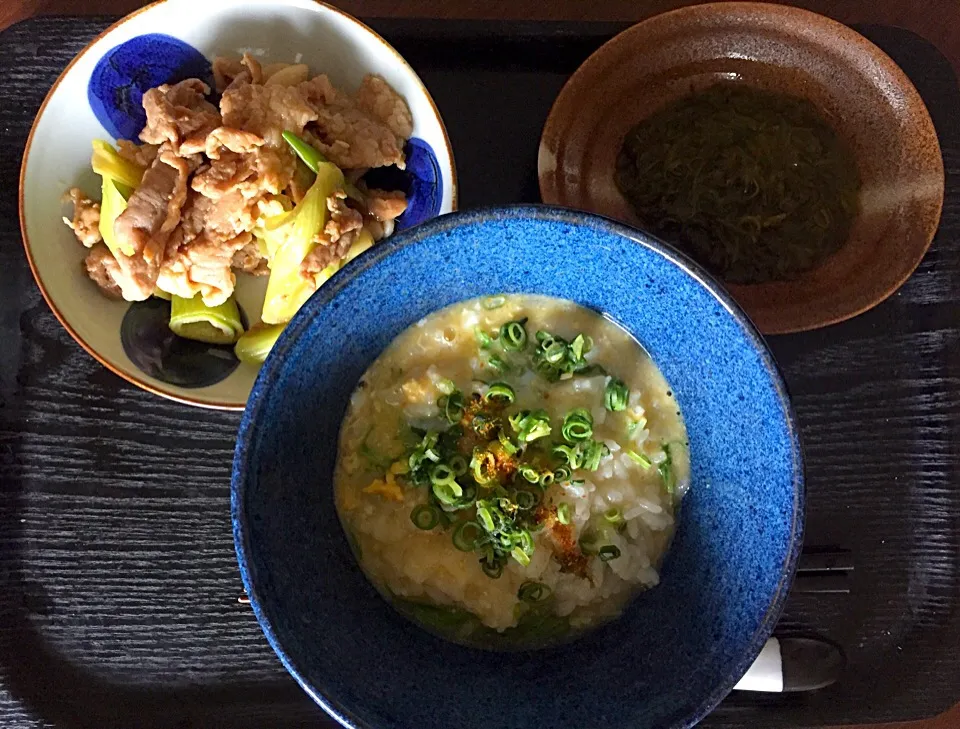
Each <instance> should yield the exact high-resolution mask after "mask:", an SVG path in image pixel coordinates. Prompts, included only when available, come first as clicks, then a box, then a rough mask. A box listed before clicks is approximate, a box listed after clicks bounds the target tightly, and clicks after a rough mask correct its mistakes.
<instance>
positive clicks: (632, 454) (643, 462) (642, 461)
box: [627, 448, 651, 470]
mask: <svg viewBox="0 0 960 729" xmlns="http://www.w3.org/2000/svg"><path fill="white" fill-rule="evenodd" d="M627 456H628V457H629V458H630V460H631V461H633V462H634V463H636V464H638V465H639V466H641V467H642V468H643V470H647V469H648V468H650V465H651V464H650V459H649V458H647V457H646V456H645V455H643V454H642V453H637V452H636V451H632V450H630V449H629V448H628V449H627Z"/></svg>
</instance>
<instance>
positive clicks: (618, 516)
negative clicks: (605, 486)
mask: <svg viewBox="0 0 960 729" xmlns="http://www.w3.org/2000/svg"><path fill="white" fill-rule="evenodd" d="M603 518H604V519H606V520H607V521H608V522H610V523H611V524H619V523H620V522H622V521H623V512H622V511H620V509H619V508H617V507H616V506H613V507H611V508H609V509H607V510H606V511H605V512H603Z"/></svg>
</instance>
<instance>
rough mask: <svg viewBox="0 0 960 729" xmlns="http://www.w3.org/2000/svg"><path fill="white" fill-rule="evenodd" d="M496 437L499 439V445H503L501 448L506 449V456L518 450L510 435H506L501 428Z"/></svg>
mask: <svg viewBox="0 0 960 729" xmlns="http://www.w3.org/2000/svg"><path fill="white" fill-rule="evenodd" d="M497 439H498V440H499V441H500V445H501V446H503V450H504V451H506V454H507V455H508V456H512V455H513V454H514V453H516V452H517V451H518V450H520V449H519V448H517V446H516V445H515V444H514V442H513V441H512V440H510V436H509V435H507V434H506V432H505V431H504V430H503V429H501V430H500V432H499V433H498V434H497Z"/></svg>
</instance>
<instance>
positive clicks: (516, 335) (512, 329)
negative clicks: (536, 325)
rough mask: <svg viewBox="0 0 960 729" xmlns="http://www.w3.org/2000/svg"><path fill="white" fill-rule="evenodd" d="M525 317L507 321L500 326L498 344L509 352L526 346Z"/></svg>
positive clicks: (517, 350)
mask: <svg viewBox="0 0 960 729" xmlns="http://www.w3.org/2000/svg"><path fill="white" fill-rule="evenodd" d="M526 323H527V320H526V318H523V319H520V320H519V321H508V322H507V323H506V324H504V325H503V326H502V327H500V344H501V345H502V346H503V348H504V349H506V350H507V351H509V352H519V351H521V350H522V349H523V348H524V347H526V346H527V330H526V329H525V328H524V324H526Z"/></svg>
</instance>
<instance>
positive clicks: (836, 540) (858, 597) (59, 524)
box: [0, 17, 960, 729]
mask: <svg viewBox="0 0 960 729" xmlns="http://www.w3.org/2000/svg"><path fill="white" fill-rule="evenodd" d="M111 20H112V19H110V18H69V17H61V18H44V19H36V20H30V21H26V22H23V23H20V24H19V25H16V26H14V27H12V28H10V29H8V30H7V31H5V32H4V33H2V34H0V68H2V69H3V79H2V82H0V134H2V141H0V180H2V181H3V187H2V189H3V192H2V193H0V726H2V727H5V728H8V729H27V728H28V727H29V728H30V729H39V728H40V727H58V728H59V727H92V728H95V729H114V728H115V729H134V728H151V727H158V728H160V727H162V728H164V729H166V728H170V729H174V728H176V729H185V728H187V727H190V728H193V727H196V728H197V729H200V728H203V729H213V728H220V727H222V728H224V729H241V728H245V727H250V728H253V727H270V728H271V729H288V728H289V729H293V728H294V727H298V728H299V727H326V726H329V725H330V724H331V721H330V720H329V719H328V718H326V717H325V716H324V715H323V712H322V711H321V710H320V709H319V708H317V707H316V706H315V705H313V704H312V703H311V702H310V700H309V699H308V698H307V696H306V695H305V694H303V693H302V692H301V690H300V689H299V688H298V687H297V686H296V685H295V683H294V682H293V680H292V679H290V678H289V677H288V676H287V675H286V674H285V672H284V670H283V668H282V667H281V665H280V662H279V661H278V660H277V659H276V657H275V656H274V654H273V652H272V651H271V650H270V648H269V647H268V645H267V643H266V641H265V640H264V638H263V637H262V635H261V633H260V629H259V627H258V626H257V623H256V621H255V620H254V617H253V614H252V612H251V611H250V610H249V608H248V607H247V606H245V605H242V604H239V603H238V602H237V597H238V596H239V595H240V594H241V585H240V580H239V575H238V573H237V569H236V564H235V558H234V552H233V542H232V535H231V530H230V517H229V481H230V463H231V458H232V455H233V440H234V434H235V431H236V427H237V424H238V422H239V415H238V414H232V413H218V412H211V411H203V410H197V409H192V408H189V407H186V406H183V405H178V404H175V403H172V402H167V401H164V400H161V399H160V398H157V397H154V396H152V395H149V394H147V393H145V392H142V391H140V390H137V389H135V388H133V387H132V386H130V385H128V384H126V383H125V382H123V381H121V380H120V379H118V378H117V377H115V376H114V375H112V374H111V373H109V372H108V371H107V370H106V369H104V368H103V367H101V366H100V365H98V364H97V363H96V362H95V361H94V360H93V359H92V358H90V357H89V356H88V355H87V354H86V353H84V352H83V351H82V350H81V349H80V347H79V346H78V345H76V344H75V343H74V342H73V340H71V339H70V337H69V336H68V335H67V333H66V331H64V330H63V329H62V328H61V327H60V325H59V324H58V323H57V321H56V319H55V318H54V317H53V315H52V313H51V312H50V311H49V309H48V308H47V306H46V304H45V303H44V302H43V300H42V298H41V297H40V293H39V291H38V290H37V288H36V286H35V284H34V282H33V279H32V278H31V276H30V272H29V269H28V267H27V263H26V259H25V257H24V254H23V251H22V246H21V244H20V233H19V227H18V222H17V202H16V198H17V179H18V174H19V165H20V157H21V154H22V152H23V146H24V143H25V141H26V137H27V133H28V132H29V128H30V124H31V122H32V120H33V117H34V115H35V114H36V112H37V110H38V108H39V106H40V103H41V101H42V100H43V97H44V95H45V94H46V92H47V90H48V89H49V88H50V86H51V84H52V83H53V81H54V79H55V78H56V77H57V75H58V74H59V73H60V71H61V70H62V69H63V68H64V67H65V66H66V64H67V63H68V62H69V61H70V59H71V58H72V57H73V56H74V55H75V54H76V53H77V52H79V51H80V50H81V49H82V48H83V46H84V45H85V44H86V43H87V42H89V40H90V39H92V38H93V37H94V36H95V35H96V34H97V33H98V32H100V31H101V30H102V29H103V28H105V27H106V26H107V25H108V24H109V23H110V22H111ZM371 24H372V25H373V26H374V27H375V28H376V29H377V30H378V31H380V32H381V33H382V34H383V35H384V36H385V37H386V38H387V39H388V40H389V41H391V42H392V43H393V44H394V45H395V46H396V47H397V49H398V50H399V51H400V52H401V53H402V54H404V55H405V56H406V57H407V59H408V60H409V61H410V62H411V64H412V65H413V66H414V67H415V68H416V69H417V71H418V72H419V73H420V74H421V75H422V77H423V79H424V81H425V82H426V84H427V86H428V87H429V89H430V91H431V92H432V93H433V95H434V98H435V100H436V102H437V104H438V106H439V108H440V110H441V113H442V114H443V116H444V118H445V120H446V122H447V126H448V129H449V132H450V137H451V140H452V142H453V146H454V150H455V154H456V161H457V166H458V169H459V174H460V193H461V197H460V200H461V207H463V208H467V207H474V206H477V205H483V204H498V203H510V202H522V201H527V202H531V201H537V200H538V191H537V172H536V156H537V145H538V141H539V135H540V129H541V126H542V125H543V122H544V120H545V119H546V116H547V112H548V111H549V108H550V104H551V103H552V101H553V99H554V98H555V96H556V94H557V92H558V91H559V90H560V87H561V85H562V84H563V82H564V80H565V79H566V78H567V77H568V76H569V75H570V74H571V73H572V72H573V71H574V69H575V68H576V67H577V66H578V65H579V64H580V63H581V62H582V61H583V60H584V59H585V58H586V57H587V55H589V54H590V53H591V52H592V51H593V50H595V49H596V48H597V47H598V46H599V45H600V44H601V43H603V42H604V41H605V40H607V39H608V38H610V37H611V36H612V35H613V34H614V33H616V32H617V31H619V30H621V29H622V28H623V27H624V26H622V25H610V24H589V23H586V24H585V23H579V24H552V23H546V24H543V23H538V24H529V23H527V24H524V23H502V22H491V23H476V22H470V23H467V22H451V21H434V20H404V21H372V23H371ZM859 30H861V32H863V33H864V34H865V35H867V36H868V37H869V38H871V39H872V40H873V41H874V42H876V43H877V44H878V45H879V46H880V47H882V48H883V49H884V50H886V51H887V53H889V54H890V55H891V56H892V57H893V58H894V60H896V61H897V62H898V63H899V64H900V65H901V66H902V67H903V69H904V70H905V71H906V72H907V74H908V75H909V76H910V77H911V78H912V79H913V81H914V83H915V84H916V86H917V88H918V89H919V90H920V93H921V94H922V95H923V97H924V99H925V101H926V103H927V105H928V107H929V108H930V112H931V114H932V116H933V120H934V123H935V124H936V127H937V131H938V133H939V135H940V142H941V145H942V148H943V154H944V160H945V163H946V170H947V181H946V183H947V186H946V203H945V206H944V212H943V220H942V223H941V226H940V232H939V234H938V235H937V238H936V240H935V242H934V244H933V247H932V248H931V250H930V252H929V254H928V255H927V257H926V259H925V260H924V262H923V263H922V264H921V266H920V268H919V270H918V271H917V272H916V273H915V274H914V276H913V277H912V278H911V279H910V280H909V281H908V282H907V284H906V285H905V286H904V287H903V288H902V289H901V290H900V292H899V293H898V294H896V295H895V296H893V297H892V298H891V299H889V300H888V301H886V302H885V303H883V304H882V305H880V306H878V307H877V308H875V309H873V310H872V311H870V312H869V313H867V314H864V315H862V316H860V317H857V318H856V319H853V320H851V321H849V322H846V323H844V324H840V325H836V326H832V327H828V328H826V329H822V330H819V331H816V332H810V333H806V334H795V335H789V336H781V337H774V338H772V339H771V340H770V343H771V345H772V347H773V349H774V352H775V353H776V355H777V357H778V359H779V361H780V364H781V365H782V367H783V370H784V372H785V374H786V378H787V382H788V385H789V387H790V390H791V393H792V395H793V398H794V402H795V405H796V410H797V413H798V416H799V420H800V425H801V428H802V432H803V440H804V444H805V449H806V456H807V474H808V494H809V496H808V517H807V525H808V526H807V545H808V546H810V547H839V548H842V549H846V550H850V555H849V557H848V558H849V559H850V560H852V563H853V565H854V567H855V569H854V571H853V572H851V573H850V574H849V575H848V576H847V577H846V578H845V580H846V582H845V586H844V588H843V590H846V591H839V592H832V591H829V590H827V591H823V590H820V589H808V590H801V589H797V590H795V591H794V592H793V593H792V594H791V598H790V600H789V603H788V606H787V611H786V614H785V616H784V618H783V621H782V623H781V625H780V627H779V628H778V632H780V633H783V634H789V633H811V632H812V633H816V634H819V635H821V636H824V637H826V638H829V639H832V640H834V641H836V642H838V643H839V644H841V645H842V646H843V648H844V650H845V652H846V654H847V657H848V661H849V663H848V666H847V669H846V671H845V672H844V674H843V676H842V678H841V679H840V681H839V682H837V683H836V684H835V685H833V686H831V687H829V688H827V689H824V690H822V691H819V692H815V693H809V694H796V695H792V696H785V695H758V694H744V693H735V694H734V695H732V696H731V697H730V698H728V699H727V700H726V701H725V702H724V703H723V704H722V705H721V706H720V707H719V708H718V709H717V710H716V711H715V712H714V714H712V715H711V716H710V717H709V718H708V719H707V720H706V721H705V723H704V725H705V726H710V727H740V726H750V727H763V728H765V729H767V728H773V727H814V726H823V725H826V724H840V723H861V722H862V723H867V722H880V721H891V720H899V719H911V718H919V717H924V716H930V715H933V714H936V713H939V712H941V711H943V710H944V709H946V708H947V707H949V706H950V705H951V704H953V703H954V702H955V701H957V700H960V579H958V561H960V478H958V475H960V432H958V431H960V187H958V185H960V177H958V176H960V91H958V88H957V83H956V79H955V77H954V75H953V72H952V70H951V68H950V65H949V63H948V62H947V61H946V59H944V58H943V56H941V55H940V54H939V52H938V51H937V50H936V49H935V48H933V46H931V45H930V44H929V43H927V42H926V41H924V40H923V39H921V38H919V37H917V36H915V35H913V34H911V33H909V32H907V31H903V30H898V29H893V28H887V27H878V26H869V27H863V28H859ZM64 123H69V120H64Z"/></svg>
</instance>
